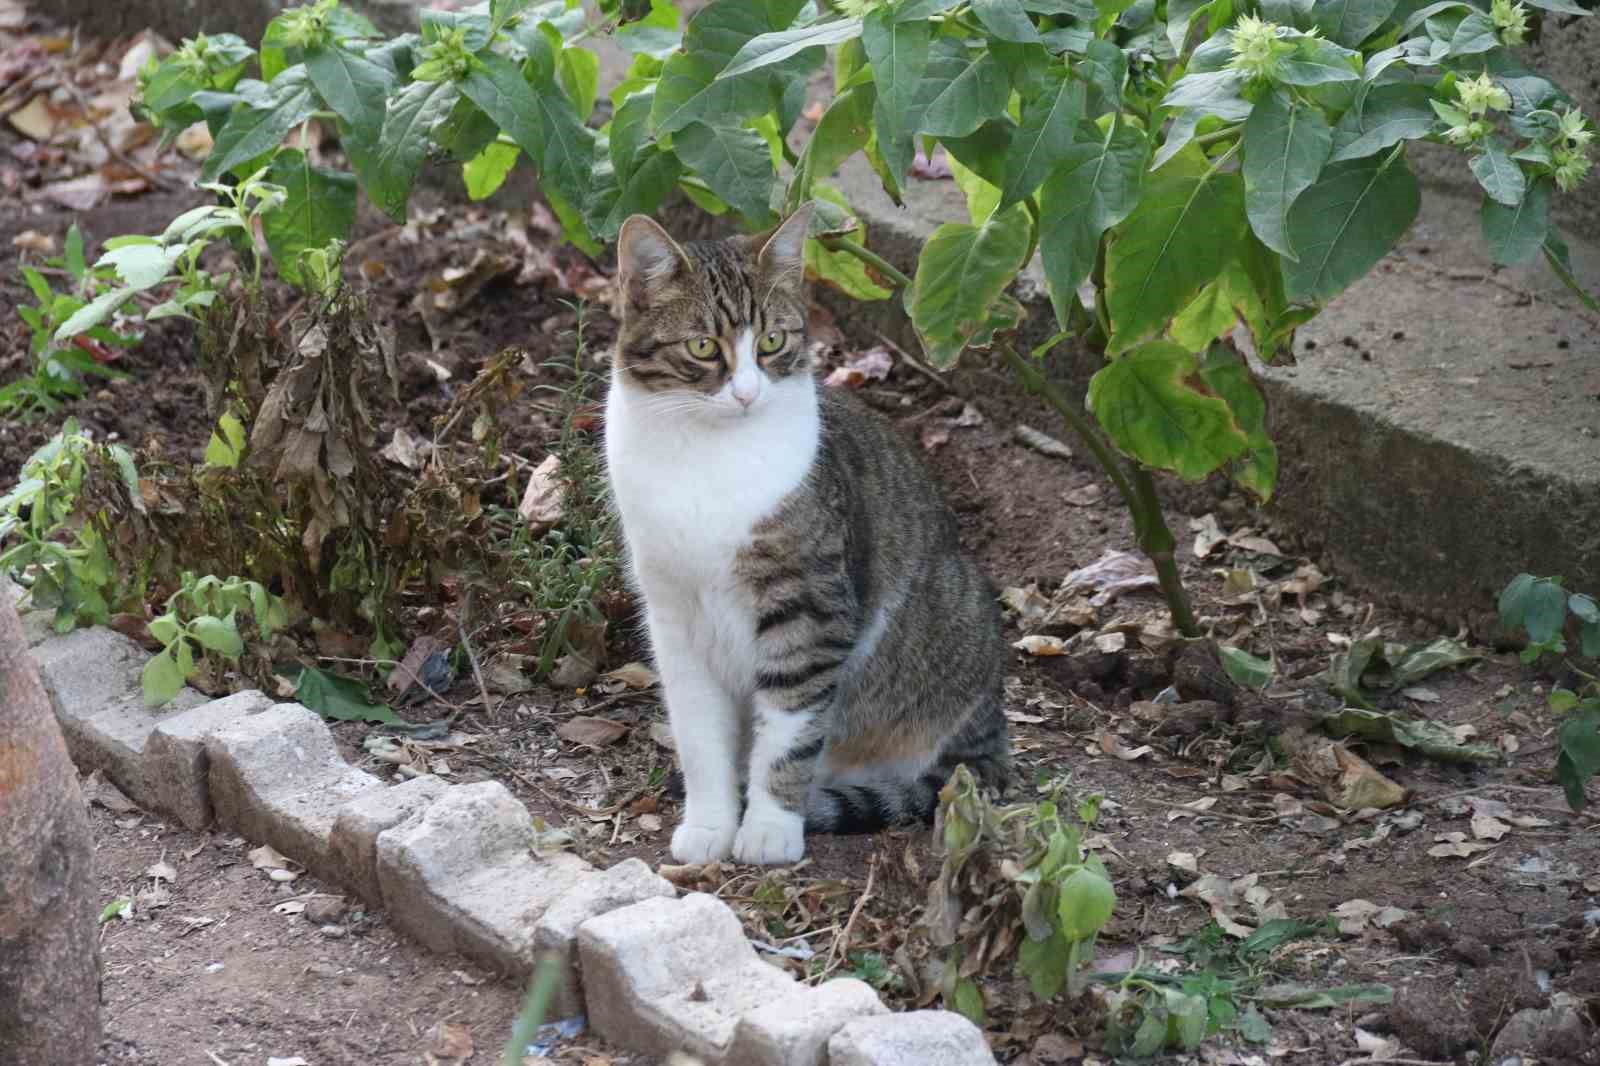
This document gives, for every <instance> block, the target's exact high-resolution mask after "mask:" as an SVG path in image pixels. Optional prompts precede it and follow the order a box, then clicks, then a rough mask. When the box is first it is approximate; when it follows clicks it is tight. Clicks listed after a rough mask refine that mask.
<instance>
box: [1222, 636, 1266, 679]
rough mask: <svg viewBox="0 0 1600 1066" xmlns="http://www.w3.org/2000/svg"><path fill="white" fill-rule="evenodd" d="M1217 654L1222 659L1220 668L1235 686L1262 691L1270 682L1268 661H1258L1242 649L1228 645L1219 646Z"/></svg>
mask: <svg viewBox="0 0 1600 1066" xmlns="http://www.w3.org/2000/svg"><path fill="white" fill-rule="evenodd" d="M1217 654H1218V655H1219V656H1220V657H1221V658H1222V668H1223V669H1224V670H1225V671H1227V674H1228V676H1229V677H1231V678H1233V680H1234V682H1235V683H1236V684H1238V685H1240V686H1242V687H1244V688H1253V689H1263V688H1266V687H1267V685H1269V684H1270V683H1271V682H1272V675H1273V668H1272V661H1271V660H1270V659H1258V658H1256V657H1255V656H1254V655H1251V654H1250V653H1249V652H1247V651H1245V650H1244V649H1243V648H1235V647H1233V646H1232V645H1229V644H1223V645H1220V646H1219V647H1218V648H1217Z"/></svg>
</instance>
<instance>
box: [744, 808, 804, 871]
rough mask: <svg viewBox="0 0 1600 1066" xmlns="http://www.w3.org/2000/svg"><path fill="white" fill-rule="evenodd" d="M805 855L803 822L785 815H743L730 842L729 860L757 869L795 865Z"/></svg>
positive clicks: (798, 816) (796, 815)
mask: <svg viewBox="0 0 1600 1066" xmlns="http://www.w3.org/2000/svg"><path fill="white" fill-rule="evenodd" d="M805 853H806V820H805V817H804V816H803V815H799V814H791V813H790V812H788V811H762V812H761V813H759V814H754V813H751V814H746V815H745V818H744V824H743V825H741V826H740V827H739V835H738V836H736V837H734V838H733V857H734V858H735V859H737V860H738V861H739V862H748V863H755V864H756V865H759V866H782V865H788V864H789V863H794V862H799V861H800V859H801V857H802V856H804V855H805Z"/></svg>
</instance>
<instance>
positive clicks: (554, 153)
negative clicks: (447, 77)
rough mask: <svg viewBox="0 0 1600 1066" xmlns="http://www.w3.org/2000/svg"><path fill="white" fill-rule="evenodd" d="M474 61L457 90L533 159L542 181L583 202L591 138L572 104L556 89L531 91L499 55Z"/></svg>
mask: <svg viewBox="0 0 1600 1066" xmlns="http://www.w3.org/2000/svg"><path fill="white" fill-rule="evenodd" d="M478 62H479V65H478V66H477V67H476V68H475V69H474V70H473V71H472V73H470V74H468V75H467V76H466V77H465V78H464V79H462V81H461V92H462V93H463V94H464V95H465V96H467V97H468V98H469V99H470V100H472V102H473V103H475V104H477V105H478V106H479V107H481V108H483V110H484V112H485V113H486V114H488V116H489V117H490V118H492V119H494V120H495V121H496V122H497V123H499V124H500V128H501V130H503V131H504V132H505V133H506V134H507V135H508V136H509V137H510V138H511V139H512V140H513V141H516V142H517V144H518V145H519V146H521V148H522V150H523V151H524V152H527V153H528V158H529V159H532V160H535V161H537V162H538V165H539V177H540V180H541V181H543V182H546V183H548V184H550V185H553V186H554V187H555V189H556V191H557V192H559V193H560V194H561V195H562V196H564V197H565V198H566V199H568V200H570V201H572V202H573V203H582V202H583V200H584V199H585V197H586V195H587V193H588V189H589V175H590V170H591V167H592V166H593V163H594V136H593V134H591V133H590V132H589V130H588V129H587V128H585V127H584V125H583V123H582V122H580V121H579V120H578V115H577V112H575V111H573V110H572V105H571V104H570V103H568V102H567V100H566V98H565V97H563V96H561V95H560V94H559V93H553V92H549V91H540V92H535V91H534V90H533V88H532V86H530V85H529V84H528V83H527V82H526V81H525V80H524V79H523V77H522V71H521V70H519V69H518V68H517V65H516V64H515V63H513V62H512V61H511V60H509V59H507V58H505V57H504V56H498V55H494V54H492V53H491V54H488V55H484V56H479V57H478Z"/></svg>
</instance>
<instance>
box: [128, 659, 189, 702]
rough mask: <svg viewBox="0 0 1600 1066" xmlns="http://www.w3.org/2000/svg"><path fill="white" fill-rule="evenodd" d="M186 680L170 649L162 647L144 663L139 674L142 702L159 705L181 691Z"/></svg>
mask: <svg viewBox="0 0 1600 1066" xmlns="http://www.w3.org/2000/svg"><path fill="white" fill-rule="evenodd" d="M186 680H188V679H187V677H186V676H185V675H184V672H183V670H182V669H181V668H180V667H179V666H178V663H177V660H175V659H174V658H173V657H172V649H170V648H163V649H161V650H160V651H158V652H156V654H155V655H154V656H153V657H152V658H151V659H150V661H149V662H147V663H145V664H144V670H143V671H142V672H141V674H140V682H141V684H142V686H143V688H144V702H145V704H146V706H149V707H159V706H160V705H161V704H163V703H166V702H167V701H168V700H170V699H172V697H174V696H176V695H177V694H178V693H180V692H182V691H183V683H184V681H186Z"/></svg>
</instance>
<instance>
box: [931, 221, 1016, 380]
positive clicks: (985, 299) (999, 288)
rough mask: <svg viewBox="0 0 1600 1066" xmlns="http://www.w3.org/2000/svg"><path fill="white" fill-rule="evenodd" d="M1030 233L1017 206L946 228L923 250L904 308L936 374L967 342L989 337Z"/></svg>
mask: <svg viewBox="0 0 1600 1066" xmlns="http://www.w3.org/2000/svg"><path fill="white" fill-rule="evenodd" d="M1030 229H1031V222H1030V220H1029V218H1028V212H1027V210H1026V209H1024V208H1023V206H1022V205H1021V204H1016V205H1014V206H1012V207H1010V208H1008V209H1006V210H1003V211H996V212H995V213H994V214H993V215H991V216H990V217H989V220H988V221H987V222H985V223H984V224H983V225H981V226H974V225H971V224H968V223H960V222H947V223H945V224H944V225H942V226H940V227H939V228H938V229H937V230H935V231H934V233H933V236H932V237H930V238H928V242H927V244H925V245H923V248H922V254H921V256H920V257H919V258H918V260H917V273H916V277H915V278H914V279H913V280H912V283H911V288H910V289H909V290H908V292H907V294H906V303H907V308H908V310H909V311H910V313H911V324H912V325H913V326H914V327H915V328H916V331H917V336H918V337H919V338H920V339H921V341H922V346H923V350H924V351H925V352H926V353H927V355H928V358H929V361H930V362H932V363H933V365H934V366H935V367H936V368H938V369H944V368H946V367H949V366H952V365H953V364H954V363H955V361H956V359H957V358H958V357H959V356H960V355H961V352H962V350H963V349H965V348H966V347H967V345H968V344H969V343H970V342H972V341H973V340H975V339H977V338H979V337H980V335H981V334H983V333H984V332H985V331H986V330H988V331H990V332H992V324H991V317H992V316H993V315H994V313H995V311H996V307H997V305H998V304H1001V303H1003V301H1001V300H1000V297H1001V296H1002V294H1003V292H1004V290H1005V287H1006V286H1007V285H1009V284H1010V283H1011V279H1012V278H1014V277H1016V274H1017V271H1019V270H1021V269H1022V264H1023V257H1024V256H1025V255H1027V252H1028V236H1029V230H1030ZM1005 309H1006V312H1007V313H1009V306H1007V307H1006V308H1005Z"/></svg>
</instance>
